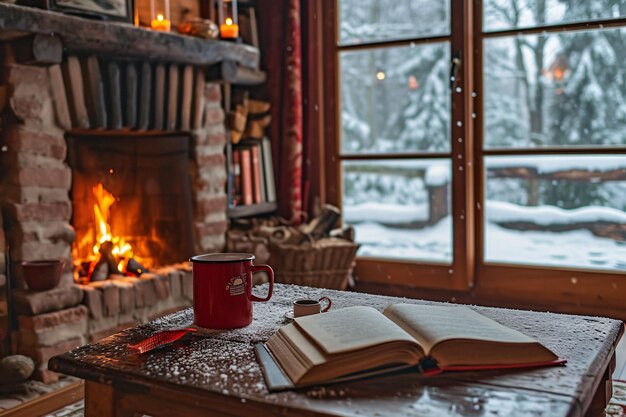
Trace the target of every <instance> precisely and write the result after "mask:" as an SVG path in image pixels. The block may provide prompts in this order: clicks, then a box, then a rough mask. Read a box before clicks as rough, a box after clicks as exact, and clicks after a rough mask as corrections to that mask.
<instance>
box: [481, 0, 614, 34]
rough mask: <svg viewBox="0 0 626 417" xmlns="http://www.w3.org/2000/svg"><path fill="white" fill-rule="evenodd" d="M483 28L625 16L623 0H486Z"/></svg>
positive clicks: (523, 26) (525, 25)
mask: <svg viewBox="0 0 626 417" xmlns="http://www.w3.org/2000/svg"><path fill="white" fill-rule="evenodd" d="M483 13H484V15H483V16H484V24H483V26H484V29H485V31H493V30H506V29H515V28H529V27H537V26H547V25H550V24H560V23H571V22H580V21H584V20H601V19H614V18H620V17H624V16H626V0H568V1H563V0H485V2H484V8H483Z"/></svg>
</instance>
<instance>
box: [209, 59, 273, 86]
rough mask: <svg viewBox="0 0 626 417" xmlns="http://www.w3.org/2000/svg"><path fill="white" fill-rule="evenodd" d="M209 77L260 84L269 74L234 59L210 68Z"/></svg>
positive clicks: (237, 82) (243, 83)
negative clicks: (238, 62)
mask: <svg viewBox="0 0 626 417" xmlns="http://www.w3.org/2000/svg"><path fill="white" fill-rule="evenodd" d="M209 79H212V80H223V81H226V82H229V83H231V84H236V85H259V84H262V83H264V82H265V80H266V79H267V75H266V74H265V72H264V71H260V70H257V69H250V68H246V67H242V66H241V65H238V64H237V63H236V62H234V61H222V62H221V63H220V64H217V65H215V66H213V67H212V68H211V69H210V71H209Z"/></svg>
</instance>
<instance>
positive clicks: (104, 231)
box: [93, 184, 133, 272]
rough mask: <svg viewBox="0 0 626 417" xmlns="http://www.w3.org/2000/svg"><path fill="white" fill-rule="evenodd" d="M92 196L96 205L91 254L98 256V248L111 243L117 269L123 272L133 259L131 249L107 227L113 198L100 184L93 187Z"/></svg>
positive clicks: (94, 208)
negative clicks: (94, 237)
mask: <svg viewBox="0 0 626 417" xmlns="http://www.w3.org/2000/svg"><path fill="white" fill-rule="evenodd" d="M93 195H94V196H95V197H96V204H94V206H93V213H94V216H95V219H96V244H95V245H94V246H93V254H94V255H96V256H97V255H98V253H99V252H100V246H101V245H102V244H103V243H104V242H111V243H113V250H112V254H113V256H115V259H116V260H118V266H117V267H118V269H119V270H120V272H125V269H126V268H125V265H126V264H127V261H128V260H129V259H130V258H132V257H133V247H132V246H131V245H130V243H128V242H126V241H124V239H122V238H121V237H119V236H114V235H113V233H112V232H111V226H110V225H109V221H108V220H109V210H110V208H111V206H112V205H113V204H114V203H115V201H116V200H115V196H114V195H113V194H111V193H110V192H108V191H107V190H106V189H105V188H104V187H103V186H102V184H98V185H96V186H95V187H93Z"/></svg>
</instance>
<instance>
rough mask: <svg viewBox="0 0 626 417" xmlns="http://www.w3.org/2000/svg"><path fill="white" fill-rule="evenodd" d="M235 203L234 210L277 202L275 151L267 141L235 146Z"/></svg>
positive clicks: (248, 141) (233, 192)
mask: <svg viewBox="0 0 626 417" xmlns="http://www.w3.org/2000/svg"><path fill="white" fill-rule="evenodd" d="M232 174H233V187H232V200H231V201H232V203H233V204H234V205H235V206H242V205H253V204H261V203H272V202H275V201H276V184H275V180H274V168H273V162H272V147H271V143H270V140H269V139H268V138H266V137H265V138H263V139H261V140H247V141H242V142H241V143H239V144H237V145H235V146H233V153H232Z"/></svg>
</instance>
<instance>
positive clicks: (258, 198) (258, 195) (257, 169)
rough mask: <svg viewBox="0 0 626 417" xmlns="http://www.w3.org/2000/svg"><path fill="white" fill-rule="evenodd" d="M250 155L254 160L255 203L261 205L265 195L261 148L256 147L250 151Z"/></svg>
mask: <svg viewBox="0 0 626 417" xmlns="http://www.w3.org/2000/svg"><path fill="white" fill-rule="evenodd" d="M250 155H251V159H252V181H253V189H254V194H253V196H254V202H255V203H261V202H262V201H263V195H262V192H261V181H262V178H261V166H260V164H259V146H258V145H255V146H253V147H252V149H250Z"/></svg>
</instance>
